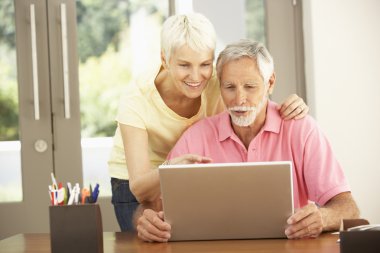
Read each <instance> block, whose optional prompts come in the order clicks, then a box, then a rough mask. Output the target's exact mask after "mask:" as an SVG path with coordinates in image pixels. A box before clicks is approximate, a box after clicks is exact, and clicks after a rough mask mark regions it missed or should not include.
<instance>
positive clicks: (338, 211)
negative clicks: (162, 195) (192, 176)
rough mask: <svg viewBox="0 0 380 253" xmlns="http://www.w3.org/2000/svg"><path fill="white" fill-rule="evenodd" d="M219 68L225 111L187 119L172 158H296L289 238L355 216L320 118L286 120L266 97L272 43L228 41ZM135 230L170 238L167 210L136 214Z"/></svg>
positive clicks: (151, 238)
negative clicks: (191, 120) (268, 45)
mask: <svg viewBox="0 0 380 253" xmlns="http://www.w3.org/2000/svg"><path fill="white" fill-rule="evenodd" d="M216 68H217V74H218V78H219V81H220V90H221V95H222V98H223V101H224V104H225V105H226V108H227V111H225V112H223V113H221V114H218V115H216V116H213V117H209V118H206V119H204V120H201V121H199V122H198V123H196V124H194V125H193V126H192V127H190V128H189V129H188V130H187V131H186V132H185V133H184V134H183V135H182V137H181V138H180V139H179V141H178V142H177V144H176V146H175V147H174V148H173V150H172V151H171V153H170V154H169V159H170V161H169V162H170V163H175V162H176V159H175V158H176V157H179V156H181V155H184V154H193V155H195V156H201V157H202V156H204V157H209V158H211V159H212V162H216V163H222V162H253V161H282V160H289V161H291V162H292V165H293V179H294V204H295V208H296V212H295V213H294V214H293V215H292V216H291V217H289V219H288V220H287V223H288V227H287V228H286V230H285V234H286V235H287V237H288V238H289V239H296V238H304V237H317V236H318V235H319V234H320V233H321V232H322V231H330V230H337V229H338V228H339V225H340V221H341V219H342V218H346V219H348V218H357V217H358V215H359V210H358V208H357V205H356V203H355V201H354V200H353V198H352V195H351V193H350V189H349V186H348V183H347V181H346V178H345V176H344V174H343V171H342V168H341V166H340V165H339V163H338V161H337V160H336V158H335V157H334V155H333V152H332V150H331V147H330V144H329V142H328V141H327V139H326V137H325V136H324V135H323V134H322V132H321V131H320V129H319V128H318V126H317V125H316V123H315V121H314V120H313V119H312V118H311V117H309V116H307V117H306V118H304V119H301V120H291V121H284V120H283V119H281V117H280V115H279V113H278V111H277V110H276V104H274V103H273V102H271V101H270V100H269V99H268V97H269V95H270V94H272V92H273V89H274V85H275V80H276V77H275V73H274V67H273V60H272V57H271V56H270V54H269V52H268V51H267V49H266V48H265V47H264V46H263V45H261V44H260V43H257V42H254V41H251V40H242V41H240V42H238V43H235V44H231V45H229V46H227V47H226V48H225V49H224V50H223V51H222V52H221V53H220V55H219V57H218V61H217V66H216ZM155 210H160V208H159V207H156V209H155ZM184 219H186V217H184ZM137 230H138V234H139V237H140V238H142V239H143V240H146V241H167V239H168V238H170V225H169V224H168V223H166V222H164V221H163V213H162V212H155V211H153V210H152V209H146V210H144V212H143V214H142V216H141V217H139V218H138V221H137Z"/></svg>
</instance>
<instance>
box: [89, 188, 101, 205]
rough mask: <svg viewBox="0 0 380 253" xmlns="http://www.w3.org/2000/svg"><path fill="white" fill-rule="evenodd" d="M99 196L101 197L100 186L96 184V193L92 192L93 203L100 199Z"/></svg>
mask: <svg viewBox="0 0 380 253" xmlns="http://www.w3.org/2000/svg"><path fill="white" fill-rule="evenodd" d="M98 196H99V184H96V185H95V188H94V191H93V192H92V195H91V200H92V203H95V202H96V200H97V199H98Z"/></svg>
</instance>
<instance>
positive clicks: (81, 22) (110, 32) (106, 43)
mask: <svg viewBox="0 0 380 253" xmlns="http://www.w3.org/2000/svg"><path fill="white" fill-rule="evenodd" d="M77 15H78V16H77V22H78V53H79V57H80V63H79V85H80V94H81V95H80V99H81V105H80V107H81V124H82V130H81V134H82V156H83V180H84V185H88V184H90V183H91V184H95V183H99V184H100V185H101V189H102V193H101V196H111V187H110V178H109V176H108V165H107V161H108V158H109V154H110V151H111V147H112V137H113V135H114V132H115V129H116V123H115V117H116V112H117V107H118V104H119V99H120V94H121V93H122V90H123V89H124V87H125V86H126V85H127V84H128V82H130V81H131V79H132V77H133V76H134V75H135V74H136V73H138V72H140V70H141V67H142V66H144V64H146V62H148V61H151V60H152V56H157V59H158V60H159V56H160V54H159V53H160V43H159V41H160V30H161V25H162V23H163V21H164V19H165V18H166V17H167V15H168V1H167V0H159V1H157V0H144V1H130V0H107V1H103V0H93V1H90V0H87V1H86V0H81V1H77Z"/></svg>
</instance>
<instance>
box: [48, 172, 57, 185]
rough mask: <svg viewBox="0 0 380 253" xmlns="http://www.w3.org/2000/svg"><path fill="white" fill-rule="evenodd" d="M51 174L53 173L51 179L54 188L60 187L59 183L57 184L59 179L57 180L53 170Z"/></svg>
mask: <svg viewBox="0 0 380 253" xmlns="http://www.w3.org/2000/svg"><path fill="white" fill-rule="evenodd" d="M50 175H51V181H52V182H53V188H54V189H58V184H57V180H55V177H54V173H53V172H52V173H51V174H50Z"/></svg>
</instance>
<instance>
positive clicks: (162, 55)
mask: <svg viewBox="0 0 380 253" xmlns="http://www.w3.org/2000/svg"><path fill="white" fill-rule="evenodd" d="M161 64H162V66H163V67H164V69H168V63H167V61H166V56H165V53H164V52H163V51H161Z"/></svg>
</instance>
